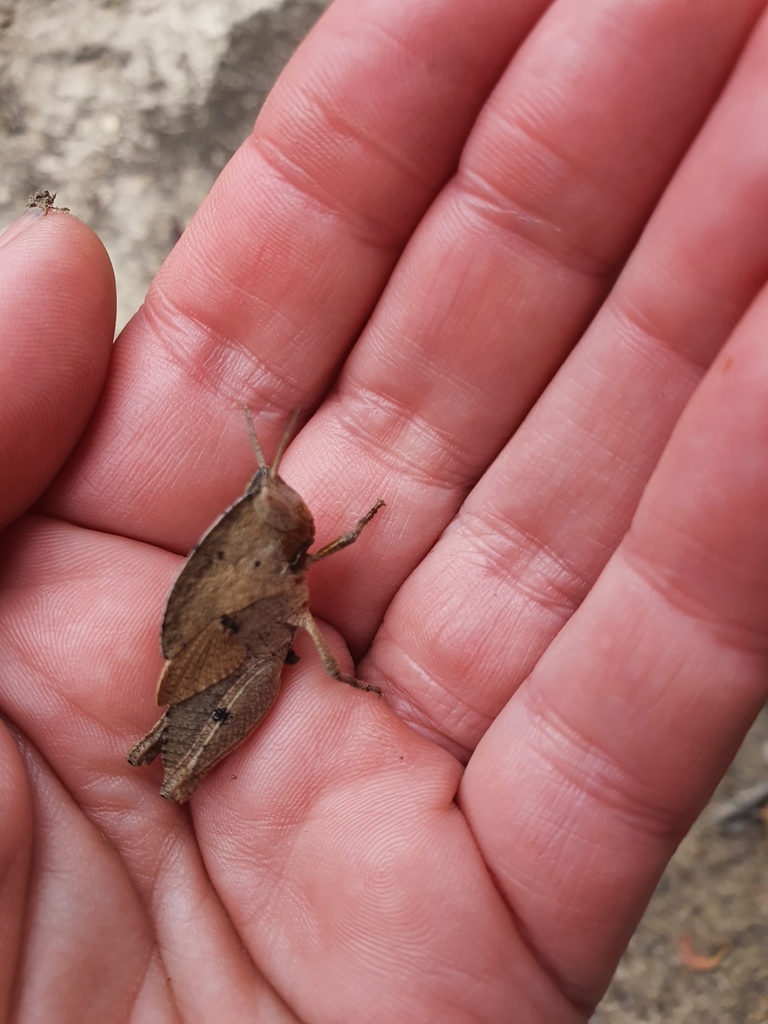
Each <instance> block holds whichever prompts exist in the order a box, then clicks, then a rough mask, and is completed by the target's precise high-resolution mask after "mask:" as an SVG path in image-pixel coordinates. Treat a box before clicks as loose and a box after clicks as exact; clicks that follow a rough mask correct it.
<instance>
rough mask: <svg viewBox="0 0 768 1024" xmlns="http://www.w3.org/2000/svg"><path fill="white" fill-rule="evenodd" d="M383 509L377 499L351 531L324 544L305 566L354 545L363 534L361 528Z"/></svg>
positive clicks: (381, 503) (380, 501)
mask: <svg viewBox="0 0 768 1024" xmlns="http://www.w3.org/2000/svg"><path fill="white" fill-rule="evenodd" d="M383 507H384V502H383V501H382V500H381V498H379V500H378V501H377V502H376V504H375V505H374V506H373V508H372V509H371V511H370V512H366V513H365V515H364V516H363V518H362V519H358V521H357V523H356V525H355V526H354V528H353V529H351V530H349V531H348V532H347V533H342V535H341V536H340V537H337V538H336V540H332V541H331V543H330V544H326V545H325V547H324V548H320V550H319V551H316V552H315V554H314V555H309V557H308V558H307V565H311V564H312V563H313V562H319V561H320V559H321V558H327V557H328V555H334V554H336V552H337V551H341V549H342V548H346V547H348V546H349V545H350V544H354V543H355V541H356V540H357V538H358V537H359V536H360V534H361V533H362V532H363V527H364V526H365V525H366V524H367V523H370V521H371V520H372V519H373V517H374V516H375V515H376V513H377V512H378V511H379V509H380V508H383Z"/></svg>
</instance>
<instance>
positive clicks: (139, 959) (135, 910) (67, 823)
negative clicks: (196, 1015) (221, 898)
mask: <svg viewBox="0 0 768 1024" xmlns="http://www.w3.org/2000/svg"><path fill="white" fill-rule="evenodd" d="M21 749H22V753H23V757H24V761H25V765H26V769H27V773H28V775H29V779H30V783H31V789H32V794H33V805H34V818H35V838H34V843H35V846H34V855H33V864H34V870H33V872H32V875H31V878H30V885H29V897H28V907H27V911H26V914H25V922H24V924H25V927H24V947H23V952H22V955H21V957H20V961H19V965H18V971H17V976H16V985H15V995H16V1000H15V1003H16V1005H15V1006H14V1010H15V1014H14V1018H15V1019H16V1020H82V1021H85V1020H104V1021H106V1020H109V1021H115V1022H116V1024H117V1022H128V1021H129V1020H132V1019H136V1017H135V1016H134V1014H135V1013H136V1011H137V1007H139V1006H140V1007H142V1008H143V1010H144V1012H145V1013H146V1014H147V1016H148V1017H149V1016H150V1015H151V1016H153V1017H155V1019H158V1020H160V1019H162V1020H168V1021H173V1022H176V1021H180V1020H181V1018H180V1017H179V1015H178V1014H177V1012H176V1010H175V1007H174V1005H173V999H172V996H171V991H170V986H169V984H168V981H167V979H166V977H165V972H164V971H163V969H162V965H161V964H160V962H159V960H158V958H157V951H156V949H155V943H154V939H153V935H152V930H151V928H150V926H149V923H148V921H147V918H146V915H145V913H144V910H143V908H142V906H141V904H140V902H139V899H138V897H137V895H136V891H135V889H134V887H133V885H132V883H131V880H130V878H129V877H128V875H127V873H126V871H125V870H124V869H123V867H122V865H121V864H120V861H119V859H118V857H117V854H116V853H115V851H114V849H113V848H112V846H111V845H110V844H109V842H108V841H107V840H106V839H105V838H104V836H103V835H102V834H101V833H100V831H99V830H98V829H97V828H96V827H94V825H93V824H92V823H91V822H89V821H88V820H87V818H86V817H85V816H84V815H83V814H82V812H81V811H80V810H79V808H77V807H76V806H75V804H74V803H73V801H72V799H71V798H70V796H69V795H68V794H67V793H66V792H65V791H64V789H63V787H62V786H61V784H60V783H59V781H58V780H57V779H56V778H55V776H54V775H53V773H52V772H51V770H50V768H49V767H48V766H47V765H46V764H45V762H44V760H43V759H42V758H41V757H40V755H39V753H37V752H36V751H35V750H33V749H32V748H31V747H30V745H29V744H28V743H26V742H25V741H23V740H22V741H21Z"/></svg>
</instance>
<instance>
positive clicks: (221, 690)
mask: <svg viewBox="0 0 768 1024" xmlns="http://www.w3.org/2000/svg"><path fill="white" fill-rule="evenodd" d="M282 667H283V660H282V657H281V656H278V655H275V654H267V655H265V654H262V655H250V656H249V657H248V658H247V660H246V661H245V663H244V665H243V666H242V669H241V670H239V671H238V672H237V673H235V675H234V676H232V677H229V678H227V679H222V680H220V681H219V682H218V683H214V684H213V685H212V686H209V687H208V688H207V689H206V690H203V691H202V692H200V693H196V694H193V695H192V696H191V697H187V699H186V700H183V701H181V702H180V703H178V704H173V705H171V707H169V708H168V711H167V712H166V726H165V730H164V733H163V768H164V772H165V781H164V783H163V787H162V789H161V791H160V792H161V793H162V795H163V796H164V797H166V798H167V799H170V800H176V801H178V802H179V803H183V802H184V801H185V800H188V799H189V797H190V795H191V793H192V792H193V790H194V789H195V788H196V787H197V785H198V783H199V782H200V781H201V779H202V778H203V777H204V776H205V775H207V773H208V772H209V771H210V770H211V768H213V766H214V765H215V764H217V763H218V762H219V761H220V760H221V759H222V758H223V757H226V755H227V754H228V753H229V752H230V751H231V750H232V749H234V747H236V746H237V745H238V744H239V743H241V742H242V741H243V740H244V739H245V738H246V736H247V735H248V734H249V733H250V732H252V730H253V729H255V728H256V726H257V725H258V724H259V723H260V722H261V720H262V719H263V718H264V716H265V715H266V714H267V712H268V711H269V709H270V708H271V707H272V705H273V704H274V702H275V698H276V697H277V694H278V692H279V690H280V672H281V669H282Z"/></svg>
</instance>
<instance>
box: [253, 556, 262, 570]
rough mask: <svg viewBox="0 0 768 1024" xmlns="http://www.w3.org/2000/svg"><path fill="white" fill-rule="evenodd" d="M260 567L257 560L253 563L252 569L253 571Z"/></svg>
mask: <svg viewBox="0 0 768 1024" xmlns="http://www.w3.org/2000/svg"><path fill="white" fill-rule="evenodd" d="M260 565H261V562H260V561H259V560H258V558H257V559H256V561H255V562H254V563H253V568H254V569H258V568H259V566H260Z"/></svg>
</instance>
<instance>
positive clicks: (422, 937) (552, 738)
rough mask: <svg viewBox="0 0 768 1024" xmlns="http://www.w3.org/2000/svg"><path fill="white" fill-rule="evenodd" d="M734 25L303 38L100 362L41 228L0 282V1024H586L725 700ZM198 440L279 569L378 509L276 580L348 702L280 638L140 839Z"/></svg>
mask: <svg viewBox="0 0 768 1024" xmlns="http://www.w3.org/2000/svg"><path fill="white" fill-rule="evenodd" d="M763 8H764V4H763V3H762V2H757V0H677V2H675V3H673V4H670V3H669V2H668V0H555V2H553V3H551V4H546V3H544V2H543V0H524V2H523V0H521V2H519V3H515V4H510V3H509V2H508V0H430V2H427V0H425V2H423V3H419V4H414V3H413V0H336V2H335V3H334V4H333V5H332V6H331V8H330V10H329V11H328V13H327V14H326V15H325V16H324V17H323V18H322V19H321V21H320V23H319V24H318V26H317V28H316V29H315V30H314V31H313V33H312V34H311V35H310V37H309V39H308V40H307V41H306V43H305V44H304V45H303V46H302V47H301V49H300V50H299V52H298V53H297V54H296V56H295V58H294V59H293V61H292V62H291V64H290V65H289V67H288V68H287V70H286V72H285V73H284V75H283V76H282V78H281V80H280V82H279V83H278V85H277V86H276V88H275V90H274V92H273V94H272V96H271V97H270V99H269V101H268V103H267V105H266V107H265V109H264V110H263V112H262V114H261V115H260V117H259V120H258V123H257V125H256V128H255V131H254V134H253V136H252V137H251V138H249V139H248V140H247V141H246V142H245V143H244V145H243V146H242V148H241V150H240V151H239V152H238V153H237V154H236V156H235V157H234V158H233V160H232V161H231V163H230V165H229V166H228V167H227V168H226V169H225V171H224V172H223V174H222V176H221V178H220V180H219V181H218V182H217V184H216V186H215V187H214V189H213V191H212V193H211V195H210V196H209V197H208V199H207V200H206V202H205V204H204V205H203V207H202V208H201V210H200V211H199V213H198V215H197V217H196V218H195V220H194V222H193V223H192V225H191V226H190V228H189V229H188V230H187V232H185V234H184V236H183V238H182V239H181V241H180V242H179V244H178V246H177V247H176V250H175V251H174V253H173V254H172V255H171V257H170V258H169V260H168V261H167V262H166V264H165V265H164V267H163V269H162V270H161V272H160V273H159V275H158V277H157V279H156V282H155V284H154V285H153V287H152V289H151V291H150V293H149V295H148V299H147V302H146V304H145V305H144V307H143V308H142V310H141V311H140V312H139V313H137V315H136V316H135V317H134V319H133V320H132V321H131V323H130V324H129V325H128V327H127V328H126V329H125V331H124V332H123V336H122V338H121V339H120V340H119V341H118V342H117V344H116V346H115V348H114V350H112V349H111V340H112V339H111V332H112V325H113V318H114V284H113V280H112V275H111V269H110V267H109V264H108V261H107V257H106V254H105V253H104V251H103V249H102V248H101V247H100V245H99V244H98V242H97V240H96V239H95V238H94V237H93V236H92V235H91V233H90V232H89V231H88V230H87V229H86V228H85V227H84V226H83V225H82V224H80V223H79V222H78V221H77V220H75V219H74V218H73V217H70V216H68V215H66V214H63V213H57V212H50V213H48V214H47V215H45V216H44V217H40V218H31V219H29V220H28V221H27V222H25V228H24V230H22V231H19V232H17V233H16V234H15V236H14V237H12V238H11V240H10V241H9V242H8V243H7V244H6V245H2V246H0V282H2V287H0V306H1V307H2V308H1V309H0V313H1V314H2V315H0V325H2V327H0V330H2V332H3V344H2V346H0V352H1V353H2V355H0V360H2V362H1V369H2V372H0V387H2V388H3V392H4V395H5V397H4V398H3V400H0V410H2V412H1V413H0V415H2V418H3V422H2V427H3V430H2V434H1V436H2V443H0V462H1V463H2V464H1V465H0V480H2V481H3V484H4V486H3V488H2V490H1V491H0V506H1V507H0V511H1V512H2V514H3V516H4V519H3V522H7V523H10V525H9V526H8V527H7V529H6V530H5V532H4V534H3V535H2V543H1V546H0V567H1V568H0V573H1V575H0V580H1V586H0V657H2V662H3V665H4V670H3V674H2V680H1V681H0V698H1V704H0V707H1V708H2V712H3V715H4V716H5V719H6V721H7V724H8V729H7V731H4V732H3V733H2V741H0V760H2V778H3V780H4V785H3V787H2V820H3V822H4V827H3V829H2V830H1V831H0V871H1V872H2V875H1V876H0V903H1V904H2V906H1V907H0V921H2V927H0V947H1V948H0V954H1V955H0V1007H1V1008H2V1013H3V1019H8V1020H12V1021H18V1022H26V1021H32V1020H35V1021H37V1020H46V1021H51V1022H54V1024H58V1022H60V1021H61V1022H69V1021H73V1022H82V1021H86V1022H87V1021H91V1020H93V1021H96V1020H98V1021H103V1020H106V1019H108V1020H109V1021H110V1022H112V1021H114V1022H123V1021H125V1022H131V1024H144V1022H149V1021H153V1022H154V1021H164V1022H165V1021H174V1022H175V1021H184V1022H201V1024H202V1022H210V1021H226V1022H227V1024H232V1022H234V1024H238V1022H240V1021H243V1022H246V1021H248V1022H251V1021H253V1020H255V1019H258V1020H259V1022H262V1021H266V1022H269V1024H272V1022H275V1024H284V1022H296V1021H301V1022H308V1024H309V1022H311V1024H339V1022H347V1021H349V1022H352V1021H354V1022H355V1024H361V1022H363V1024H378V1022H384V1021H387V1022H389V1021H392V1020H397V1021H401V1022H404V1024H410V1022H414V1024H416V1022H419V1024H421V1022H424V1021H433V1020H439V1021H441V1022H444V1024H464V1022H470V1021H471V1022H483V1024H497V1022H514V1024H568V1022H574V1024H575V1022H583V1021H586V1020H587V1019H588V1017H589V1014H590V1012H591V1010H592V1008H593V1007H594V1005H595V1003H596V1002H597V1001H598V1000H599V998H600V995H601V993H602V992H603V991H604V988H605V986H606V984H607V983H608V980H609V979H610V976H611V973H612V971H613V969H614V966H615V964H616V961H617V959H618V957H619V956H620V954H621V952H622V949H623V948H624V945H625V944H626V942H627V940H628V938H629V936H630V934H631V931H632V929H633V927H634V925H635V923H636V922H637V920H638V918H639V916H640V914H641V912H642V909H643V907H644V905H645V903H646V901H647V899H648V898H649V896H650V893H651V892H652V890H653V887H654V885H655V883H656V881H657V879H658V878H659V875H660V873H661V871H662V870H663V867H664V864H665V863H666V861H667V859H668V858H669V856H670V855H671V853H672V852H673V850H674V848H675V846H676V844H677V843H678V842H679V840H680V838H681V837H682V835H683V834H684V833H685V831H686V829H687V828H688V826H689V825H690V823H691V821H692V820H693V818H694V817H695V815H696V814H697V813H698V811H699V810H700V809H701V807H702V806H703V805H704V803H705V802H706V800H707V798H708V796H709V795H710V793H711V792H712V790H713V788H714V786H715V785H716V783H717V781H718V779H719V777H720V776H721V774H722V772H723V771H724V769H725V767H726V766H727V764H728V762H729V760H730V758H731V757H732V755H733V753H734V751H735V749H736V747H737V745H738V743H739V742H740V740H741V738H742V736H743V735H744V733H745V731H746V729H747V728H748V726H749V724H750V722H751V720H752V719H753V717H754V716H755V714H756V713H757V711H758V710H759V708H760V707H761V705H762V703H763V702H764V700H765V699H766V679H768V673H766V655H767V653H768V636H767V635H766V623H767V622H768V515H766V508H768V459H766V451H768V401H767V400H766V399H767V398H768V345H767V344H766V337H768V293H766V292H765V291H764V284H765V281H766V278H768V231H766V230H765V224H766V221H767V220H768V190H767V189H766V188H765V181H766V176H767V175H768V142H767V141H766V135H765V131H764V126H765V123H766V118H767V117H768V88H767V87H766V86H768V82H767V81H766V78H768V22H767V21H766V18H765V16H764V10H763ZM62 199H65V197H62ZM0 241H2V240H0ZM54 271H55V272H54ZM110 356H111V358H110ZM107 360H109V368H108V372H107V374H106V379H104V371H105V368H106V365H107ZM96 403H98V404H96ZM246 404H247V405H248V406H249V407H250V408H251V409H252V410H253V411H254V413H258V415H257V416H255V422H256V429H257V431H258V433H259V437H260V440H261V442H262V445H263V447H264V449H265V454H266V455H267V457H268V458H269V457H270V456H271V454H272V453H273V452H274V448H275V446H276V444H277V439H278V438H279V435H280V434H281V432H282V430H283V428H284V425H285V422H286V420H287V419H288V417H289V415H290V411H291V410H292V409H294V408H295V407H296V406H301V407H302V408H303V409H305V410H312V414H311V415H310V416H308V420H307V422H306V425H305V426H304V428H303V429H302V430H301V432H300V434H299V436H298V437H297V439H296V440H295V442H294V443H293V444H292V446H291V448H290V450H289V452H288V453H287V454H286V457H285V460H284V462H283V464H282V468H281V475H282V476H283V477H284V478H285V480H286V481H287V482H288V483H289V484H290V485H291V486H292V487H295V488H296V490H297V491H298V493H299V494H301V496H302V497H303V498H304V499H305V500H306V502H307V504H308V505H309V507H310V508H311V509H312V512H313V514H314V516H315V519H316V523H317V536H318V546H320V545H322V544H323V543H326V542H327V541H328V540H329V539H331V538H332V537H334V536H336V535H338V534H339V533H341V532H342V531H343V530H345V529H348V528H349V527H350V526H351V525H353V523H354V522H355V520H356V519H357V518H358V517H359V516H360V515H361V514H362V513H363V512H365V511H366V510H367V509H368V508H369V507H370V505H371V504H372V502H373V500H375V499H376V498H378V497H379V496H381V497H382V498H384V500H385V501H386V503H387V507H386V509H384V510H382V513H381V514H380V515H379V516H378V517H377V518H376V520H375V521H374V522H373V523H372V524H371V525H370V526H369V527H368V528H367V529H366V530H365V531H364V532H363V534H362V536H361V537H360V539H359V541H358V542H357V543H356V544H355V545H353V546H352V547H350V548H349V549H347V550H345V551H344V552H341V553H339V554H338V555H336V556H334V558H332V559H329V560H328V561H327V562H324V563H321V564H319V565H318V566H316V567H314V568H313V569H312V571H311V572H310V574H309V585H310V592H311V595H312V605H313V611H314V612H315V613H316V614H317V615H318V616H320V617H321V618H323V619H324V620H325V621H326V622H327V623H328V626H327V627H326V636H327V639H328V642H329V644H330V645H331V647H332V649H333V652H334V654H335V655H336V657H337V658H338V659H339V660H340V664H341V667H342V669H343V670H344V671H350V670H351V666H352V660H351V658H350V654H349V653H348V651H351V653H352V656H353V657H354V659H355V661H356V662H357V667H356V671H357V674H358V675H359V677H360V678H362V679H364V680H365V681H367V682H369V683H373V684H376V685H379V686H381V688H382V690H383V692H384V695H383V698H382V699H381V700H379V699H378V698H377V697H376V696H374V695H372V694H365V693H360V692H356V691H354V690H352V689H351V688H350V687H348V686H345V685H342V684H339V683H336V682H334V681H333V680H330V679H328V678H327V676H326V675H325V673H324V671H323V668H322V666H321V665H320V664H319V661H318V659H317V657H316V655H315V653H314V651H313V648H312V645H311V642H310V641H309V640H308V638H306V637H303V636H302V635H301V634H299V636H298V637H297V640H296V644H295V647H296V651H297V653H298V654H299V655H300V656H301V661H300V662H299V664H298V665H295V666H292V667H287V668H286V670H285V672H284V677H283V678H284V685H283V688H282V692H281V694H280V697H279V698H278V701H277V704H276V705H275V708H274V709H273V711H272V712H271V713H270V715H269V716H268V718H267V719H266V721H265V722H264V724H263V725H262V726H261V727H260V729H259V730H258V731H257V732H256V733H255V734H254V735H253V736H252V737H251V738H250V739H249V740H248V741H246V742H245V743H244V744H243V746H242V747H240V748H239V749H238V750H237V751H236V752H235V753H234V754H233V755H231V756H230V757H229V758H227V759H226V760H225V761H224V762H222V763H221V764H220V765H219V766H218V767H217V768H216V769H215V770H214V771H213V772H212V774H211V776H210V777H209V778H208V779H206V780H205V782H204V783H203V784H202V785H201V786H200V789H199V790H198V791H197V792H196V793H195V794H194V796H193V798H192V800H191V801H190V805H189V806H188V807H178V806H174V805H171V804H169V803H167V802H165V801H163V800H162V799H161V798H160V797H159V796H158V795H157V790H158V786H159V770H160V769H159V765H153V766H151V767H149V768H146V769H141V770H137V769H134V768H131V767H130V766H129V765H128V764H127V763H126V761H125V751H126V750H128V749H129V748H130V746H131V745H132V744H133V743H134V742H135V741H136V740H137V739H138V737H139V736H141V735H142V734H143V733H144V732H146V730H147V729H148V728H149V727H150V726H151V725H152V723H153V722H154V720H155V718H156V715H157V709H156V706H155V703H154V695H155V689H156V684H157V677H158V674H159V671H160V666H161V656H160V651H159V646H158V628H159V623H160V618H161V614H162V608H163V604H164V600H165V596H166V593H167V591H168V588H169V586H170V584H171V581H172V579H173V577H174V574H175V573H176V571H177V570H178V567H179V565H180V564H181V556H182V554H183V553H185V552H186V551H187V550H188V549H189V548H190V547H191V545H192V544H193V543H194V542H195V540H196V539H197V538H198V537H199V536H200V534H201V533H202V532H203V531H204V530H205V528H206V527H207V526H208V525H209V524H210V522H211V521H212V520H213V519H214V518H215V516H216V515H217V514H218V513H219V512H221V510H222V509H223V508H225V507H226V506H227V504H228V503H229V502H230V501H232V500H233V499H234V498H235V497H236V496H237V495H238V494H240V493H242V491H243V488H244V486H245V484H246V482H247V480H248V479H249V478H250V477H251V476H252V475H253V472H254V465H253V457H252V454H251V453H250V446H249V443H248V437H247V433H246V431H245V429H244V426H243V420H242V412H241V410H242V407H243V406H244V405H246ZM94 405H95V406H96V411H95V413H94V415H93V417H92V418H91V420H90V422H89V423H88V425H87V426H85V421H86V419H87V417H88V415H89V413H90V411H91V409H92V408H93V407H94ZM78 437H80V441H79V444H77V447H76V448H75V449H74V452H73V454H71V456H70V457H69V458H68V459H67V455H68V452H69V451H70V449H71V448H72V446H73V444H75V441H76V439H77V438H78ZM20 453H21V454H22V455H23V458H22V457H20ZM47 484H50V485H49V486H48V487H47V490H46V491H45V493H44V494H43V496H42V498H41V499H39V500H38V501H37V504H36V505H35V507H34V509H33V510H32V511H30V512H28V513H26V514H22V515H21V516H20V511H21V509H22V508H23V507H30V506H31V504H32V502H34V501H35V499H36V498H37V497H38V495H40V494H41V493H42V492H43V490H45V488H46V485H47ZM19 516H20V517H19ZM345 645H346V647H345ZM33 826H34V827H33ZM105 1007H107V1009H105Z"/></svg>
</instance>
